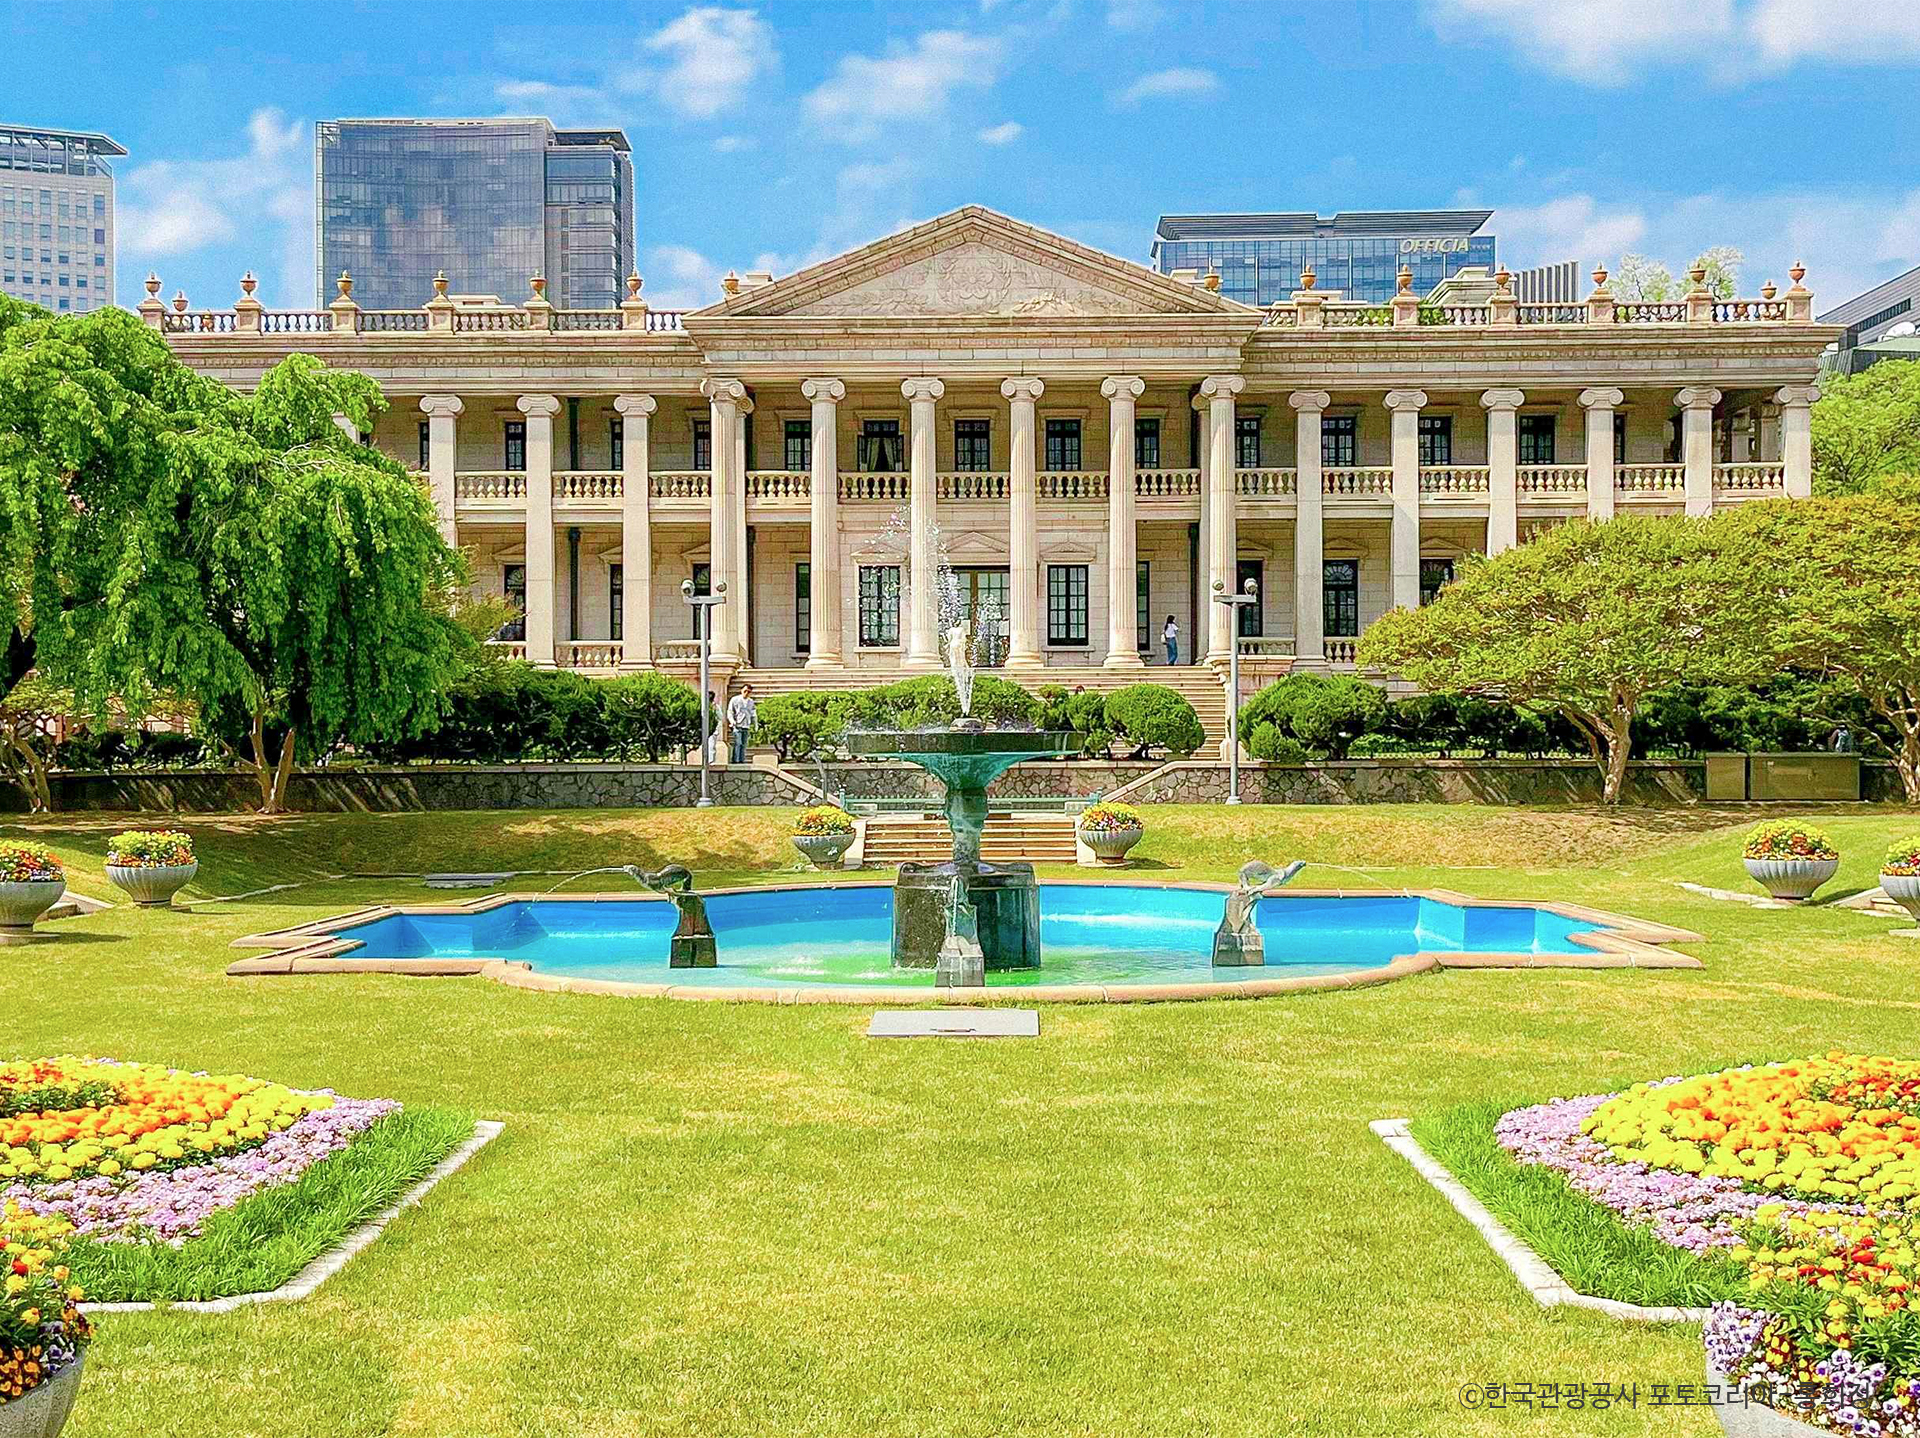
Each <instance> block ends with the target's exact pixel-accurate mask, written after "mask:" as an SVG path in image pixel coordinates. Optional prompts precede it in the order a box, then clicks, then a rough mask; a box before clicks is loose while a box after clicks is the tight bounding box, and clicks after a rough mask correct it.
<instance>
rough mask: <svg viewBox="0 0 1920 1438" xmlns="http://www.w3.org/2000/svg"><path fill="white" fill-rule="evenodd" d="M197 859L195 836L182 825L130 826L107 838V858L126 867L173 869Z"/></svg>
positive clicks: (112, 862) (110, 861)
mask: <svg viewBox="0 0 1920 1438" xmlns="http://www.w3.org/2000/svg"><path fill="white" fill-rule="evenodd" d="M193 861H194V860H193V836H192V835H190V834H183V833H181V832H180V831H179V830H178V829H129V830H127V831H126V832H125V833H124V834H115V835H114V836H113V837H112V838H110V839H108V840H107V862H108V863H109V864H118V865H120V866H122V867H124V868H129V869H170V868H177V867H179V866H181V865H185V864H191V863H192V862H193Z"/></svg>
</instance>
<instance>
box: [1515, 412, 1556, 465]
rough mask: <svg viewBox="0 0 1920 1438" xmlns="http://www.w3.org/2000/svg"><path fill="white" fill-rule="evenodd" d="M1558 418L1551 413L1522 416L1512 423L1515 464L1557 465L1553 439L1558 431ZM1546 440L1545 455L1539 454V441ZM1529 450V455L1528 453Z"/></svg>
mask: <svg viewBox="0 0 1920 1438" xmlns="http://www.w3.org/2000/svg"><path fill="white" fill-rule="evenodd" d="M1559 418H1560V417H1559V416H1558V415H1556V414H1553V413H1551V412H1549V413H1545V414H1538V413H1536V414H1523V415H1520V416H1519V417H1518V418H1517V419H1515V421H1514V425H1513V452H1514V461H1515V463H1517V464H1558V463H1559V462H1560V461H1559V460H1558V459H1556V458H1555V457H1554V439H1555V436H1556V434H1557V433H1558V431H1559V428H1560V425H1559ZM1543 437H1544V438H1545V440H1546V454H1545V457H1544V458H1543V457H1542V456H1541V452H1540V441H1541V439H1542V438H1543ZM1529 450H1531V453H1529Z"/></svg>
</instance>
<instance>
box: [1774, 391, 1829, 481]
mask: <svg viewBox="0 0 1920 1438" xmlns="http://www.w3.org/2000/svg"><path fill="white" fill-rule="evenodd" d="M1773 398H1774V402H1775V403H1777V404H1778V405H1779V406H1780V461H1781V463H1782V465H1784V466H1785V469H1786V481H1787V498H1788V499H1812V498H1813V415H1812V413H1811V412H1810V410H1809V406H1811V405H1812V404H1813V402H1814V401H1815V400H1817V399H1819V398H1820V386H1819V385H1817V384H1790V385H1787V386H1785V387H1784V388H1782V389H1777V390H1775V391H1774V392H1773Z"/></svg>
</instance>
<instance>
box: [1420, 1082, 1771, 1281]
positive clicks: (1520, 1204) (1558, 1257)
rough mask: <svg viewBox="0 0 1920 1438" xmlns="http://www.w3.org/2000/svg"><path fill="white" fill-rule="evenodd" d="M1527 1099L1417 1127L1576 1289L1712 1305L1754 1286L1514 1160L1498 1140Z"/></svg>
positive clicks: (1466, 1107) (1467, 1109) (1452, 1113)
mask: <svg viewBox="0 0 1920 1438" xmlns="http://www.w3.org/2000/svg"><path fill="white" fill-rule="evenodd" d="M1527 1102H1529V1101H1528V1100H1496V1101H1491V1102H1488V1101H1483V1102H1479V1103H1469V1104H1460V1105H1458V1106H1456V1107H1454V1108H1450V1109H1447V1110H1445V1111H1444V1112H1442V1113H1439V1114H1436V1115H1433V1116H1432V1117H1430V1118H1423V1119H1415V1120H1414V1121H1413V1122H1412V1123H1411V1124H1409V1125H1408V1127H1409V1130H1410V1131H1411V1132H1412V1134H1413V1136H1414V1138H1415V1139H1417V1140H1418V1141H1419V1143H1420V1146H1421V1147H1422V1148H1424V1149H1425V1150H1426V1151H1427V1152H1428V1153H1430V1154H1432V1155H1433V1156H1434V1157H1435V1158H1437V1159H1438V1160H1439V1161H1440V1162H1441V1163H1442V1164H1444V1165H1446V1167H1447V1168H1448V1169H1449V1170H1451V1171H1452V1173H1453V1176H1454V1177H1455V1178H1457V1179H1459V1180H1460V1182H1461V1183H1462V1184H1463V1185H1465V1186H1466V1188H1467V1191H1468V1192H1470V1193H1471V1194H1473V1196H1474V1197H1475V1198H1477V1199H1479V1200H1480V1201H1481V1202H1482V1203H1484V1204H1485V1205H1486V1206H1487V1209H1488V1211H1489V1212H1491V1213H1492V1214H1493V1216H1494V1217H1495V1218H1497V1219H1499V1220H1500V1221H1501V1222H1502V1223H1504V1224H1505V1225H1506V1226H1507V1227H1508V1228H1509V1229H1511V1230H1512V1231H1513V1233H1514V1234H1515V1235H1517V1236H1518V1237H1519V1238H1521V1239H1523V1240H1525V1242H1526V1243H1527V1244H1528V1246H1529V1247H1531V1248H1532V1249H1533V1251H1534V1252H1535V1253H1537V1254H1539V1255H1540V1257H1541V1258H1542V1259H1544V1260H1545V1261H1546V1263H1547V1265H1548V1267H1550V1268H1552V1269H1553V1271H1554V1272H1555V1273H1557V1274H1559V1275H1560V1276H1561V1277H1562V1278H1564V1279H1565V1280H1566V1281H1567V1282H1568V1283H1569V1284H1571V1285H1572V1286H1573V1288H1574V1290H1575V1291H1576V1292H1579V1293H1590V1294H1592V1295H1594V1296H1595V1297H1596V1298H1617V1299H1619V1300H1621V1301H1622V1302H1624V1303H1638V1304H1640V1305H1642V1306H1643V1307H1647V1308H1666V1307H1675V1308H1704V1307H1706V1306H1707V1305H1709V1304H1712V1303H1717V1302H1719V1301H1720V1300H1722V1299H1726V1298H1735V1297H1738V1296H1739V1295H1740V1294H1741V1293H1742V1292H1743V1291H1744V1290H1745V1288H1746V1281H1745V1279H1744V1277H1743V1276H1742V1270H1741V1268H1740V1266H1739V1265H1738V1264H1736V1263H1734V1262H1733V1261H1732V1260H1730V1259H1727V1258H1714V1257H1701V1256H1697V1255H1695V1254H1692V1253H1688V1252H1686V1251H1685V1250H1683V1249H1678V1248H1675V1247H1673V1246H1672V1245H1671V1244H1667V1243H1662V1242H1661V1241H1660V1240H1659V1239H1658V1238H1655V1237H1654V1235H1653V1232H1652V1230H1651V1229H1648V1228H1645V1227H1641V1226H1636V1225H1632V1224H1627V1223H1624V1222H1622V1221H1621V1219H1620V1216H1619V1215H1618V1214H1616V1213H1614V1212H1613V1210H1611V1209H1609V1208H1608V1207H1607V1206H1606V1205H1605V1204H1601V1203H1596V1202H1594V1200H1592V1199H1590V1198H1588V1197H1587V1196H1586V1195H1585V1194H1583V1193H1575V1192H1574V1191H1573V1190H1572V1189H1571V1188H1569V1187H1568V1186H1567V1183H1566V1180H1565V1179H1563V1178H1562V1177H1561V1176H1560V1175H1559V1174H1557V1173H1554V1172H1553V1171H1552V1170H1550V1169H1546V1168H1541V1167H1539V1166H1538V1165H1533V1164H1522V1163H1515V1162H1514V1160H1513V1158H1512V1156H1511V1155H1509V1154H1508V1153H1507V1151H1506V1150H1505V1149H1504V1148H1502V1147H1501V1146H1500V1144H1499V1141H1498V1140H1497V1139H1495V1138H1494V1135H1493V1126H1494V1124H1495V1123H1496V1122H1498V1121H1499V1118H1500V1116H1501V1115H1502V1114H1504V1113H1506V1112H1508V1111H1509V1110H1511V1109H1516V1108H1521V1107H1524V1106H1525V1104H1526V1103H1527Z"/></svg>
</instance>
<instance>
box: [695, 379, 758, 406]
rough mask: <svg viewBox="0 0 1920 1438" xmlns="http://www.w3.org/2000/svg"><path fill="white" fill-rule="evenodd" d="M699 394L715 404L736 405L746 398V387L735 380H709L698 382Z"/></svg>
mask: <svg viewBox="0 0 1920 1438" xmlns="http://www.w3.org/2000/svg"><path fill="white" fill-rule="evenodd" d="M700 393H701V394H703V395H705V396H706V397H707V398H708V399H710V400H712V401H713V402H714V403H716V404H738V403H739V402H740V401H741V400H743V399H745V398H746V397H747V387H746V386H745V385H744V384H742V383H740V381H739V380H737V379H718V378H709V379H703V380H701V381H700Z"/></svg>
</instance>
